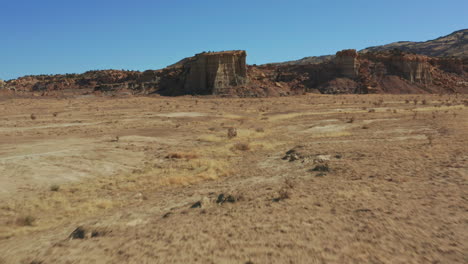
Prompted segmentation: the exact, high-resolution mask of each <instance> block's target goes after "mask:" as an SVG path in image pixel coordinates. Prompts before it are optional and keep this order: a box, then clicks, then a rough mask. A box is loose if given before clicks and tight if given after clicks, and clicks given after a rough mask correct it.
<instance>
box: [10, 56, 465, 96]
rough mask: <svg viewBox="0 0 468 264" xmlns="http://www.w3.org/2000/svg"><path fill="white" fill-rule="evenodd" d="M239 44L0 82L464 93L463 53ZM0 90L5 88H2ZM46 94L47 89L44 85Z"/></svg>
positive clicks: (121, 88) (55, 86)
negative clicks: (306, 60)
mask: <svg viewBox="0 0 468 264" xmlns="http://www.w3.org/2000/svg"><path fill="white" fill-rule="evenodd" d="M246 56H247V54H246V52H245V51H224V52H209V53H206V52H205V53H200V54H197V55H195V56H193V57H189V58H186V59H183V60H181V61H180V62H178V63H176V64H174V65H171V66H169V67H166V68H164V69H161V70H147V71H145V72H138V71H117V70H103V71H89V72H86V73H83V74H66V75H39V76H25V77H22V78H18V79H16V80H10V81H8V82H6V83H5V85H4V87H6V88H7V89H8V90H10V91H14V92H19V93H21V92H31V91H32V92H42V94H43V95H48V94H49V92H50V91H59V92H60V91H63V90H73V91H76V93H80V91H81V93H83V92H84V91H85V90H87V91H88V92H95V93H112V94H115V93H121V94H152V93H157V94H161V95H167V96H177V95H221V96H241V97H261V96H286V95H294V94H302V93H304V92H317V93H324V94H341V93H468V73H467V71H468V59H456V58H430V57H427V56H422V55H415V54H409V53H404V52H400V51H384V52H367V53H365V54H359V53H357V52H356V51H355V50H344V51H340V52H338V53H337V54H336V56H335V59H334V60H329V61H325V62H322V63H318V64H300V65H299V64H297V65H296V64H294V65H288V64H272V65H261V66H256V65H252V66H247V65H246ZM4 90H5V89H4ZM52 95H53V93H52Z"/></svg>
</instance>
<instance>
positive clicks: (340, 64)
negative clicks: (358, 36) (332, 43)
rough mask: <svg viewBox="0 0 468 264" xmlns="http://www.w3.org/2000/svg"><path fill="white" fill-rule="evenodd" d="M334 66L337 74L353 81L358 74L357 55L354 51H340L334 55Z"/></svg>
mask: <svg viewBox="0 0 468 264" xmlns="http://www.w3.org/2000/svg"><path fill="white" fill-rule="evenodd" d="M334 61H335V64H336V67H337V68H338V70H339V72H340V73H341V74H342V75H343V76H344V77H347V78H351V79H354V78H356V77H357V76H358V73H359V59H358V53H357V51H356V50H354V49H348V50H342V51H339V52H337V53H336V56H335V59H334Z"/></svg>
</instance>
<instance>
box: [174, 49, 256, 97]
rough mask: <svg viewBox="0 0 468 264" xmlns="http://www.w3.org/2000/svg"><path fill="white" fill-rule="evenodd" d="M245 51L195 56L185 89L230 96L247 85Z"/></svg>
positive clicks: (190, 63) (190, 62)
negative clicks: (239, 87)
mask: <svg viewBox="0 0 468 264" xmlns="http://www.w3.org/2000/svg"><path fill="white" fill-rule="evenodd" d="M246 57H247V53H246V52H245V51H226V52H210V53H200V54H197V55H195V57H193V59H192V60H190V61H189V62H187V63H186V64H185V65H184V66H183V67H184V68H185V69H186V78H185V83H184V89H185V90H186V91H191V92H193V93H198V94H200V93H201V94H215V95H219V94H229V93H230V89H232V88H233V87H238V86H242V85H246V84H247V65H246Z"/></svg>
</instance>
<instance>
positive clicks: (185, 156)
mask: <svg viewBox="0 0 468 264" xmlns="http://www.w3.org/2000/svg"><path fill="white" fill-rule="evenodd" d="M196 158H198V155H197V154H195V153H186V152H172V153H169V154H168V155H167V156H166V159H186V160H191V159H196Z"/></svg>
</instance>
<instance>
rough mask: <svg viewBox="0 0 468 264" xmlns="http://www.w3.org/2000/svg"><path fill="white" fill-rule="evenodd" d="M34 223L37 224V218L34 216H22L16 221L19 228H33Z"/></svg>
mask: <svg viewBox="0 0 468 264" xmlns="http://www.w3.org/2000/svg"><path fill="white" fill-rule="evenodd" d="M34 222H36V217H34V216H32V215H25V216H20V217H18V218H16V221H15V223H16V225H18V226H33V225H34Z"/></svg>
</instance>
